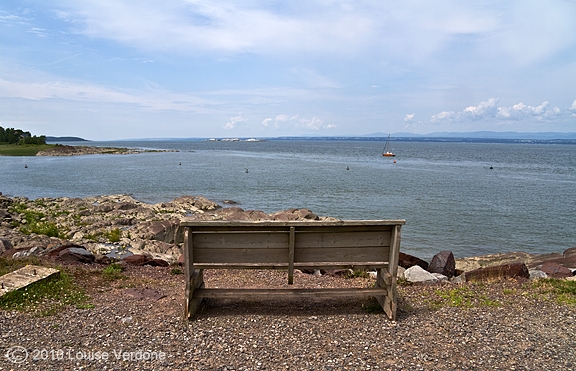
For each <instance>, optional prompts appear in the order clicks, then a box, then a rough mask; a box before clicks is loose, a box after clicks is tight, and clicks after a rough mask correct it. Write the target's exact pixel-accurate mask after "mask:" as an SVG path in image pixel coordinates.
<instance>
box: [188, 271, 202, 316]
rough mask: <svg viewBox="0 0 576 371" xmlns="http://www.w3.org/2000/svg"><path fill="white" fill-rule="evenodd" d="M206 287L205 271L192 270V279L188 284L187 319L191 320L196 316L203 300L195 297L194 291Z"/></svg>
mask: <svg viewBox="0 0 576 371" xmlns="http://www.w3.org/2000/svg"><path fill="white" fill-rule="evenodd" d="M203 287H204V269H192V272H191V274H190V279H189V280H188V282H187V283H186V305H185V308H186V318H187V319H190V318H192V317H193V316H194V314H196V311H197V310H198V307H199V306H200V303H202V298H197V297H194V290H196V289H200V288H203Z"/></svg>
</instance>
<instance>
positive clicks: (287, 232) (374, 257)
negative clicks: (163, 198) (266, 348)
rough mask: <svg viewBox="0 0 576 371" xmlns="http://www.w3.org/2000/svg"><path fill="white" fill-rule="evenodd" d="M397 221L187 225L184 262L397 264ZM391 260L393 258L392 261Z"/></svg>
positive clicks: (196, 222) (228, 222)
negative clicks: (392, 262) (391, 262)
mask: <svg viewBox="0 0 576 371" xmlns="http://www.w3.org/2000/svg"><path fill="white" fill-rule="evenodd" d="M404 223H405V221H403V220H358V221H337V222H320V221H312V222H300V221H298V222H296V221H293V222H285V221H284V222H280V221H266V222H234V221H189V222H183V223H181V226H182V227H185V233H186V236H185V248H186V249H187V251H186V252H185V254H186V255H187V260H188V261H187V262H188V263H191V264H193V265H197V264H216V265H217V264H234V265H242V264H263V265H266V264H272V265H284V264H288V263H292V264H295V265H298V264H299V263H327V264H329V263H350V262H354V263H371V262H378V263H379V264H382V263H384V262H385V263H388V262H390V258H391V256H393V255H395V258H396V259H395V260H397V256H398V250H399V246H400V226H401V225H403V224H404ZM393 260H394V259H393Z"/></svg>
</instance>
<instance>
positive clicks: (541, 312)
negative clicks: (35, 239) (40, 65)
mask: <svg viewBox="0 0 576 371" xmlns="http://www.w3.org/2000/svg"><path fill="white" fill-rule="evenodd" d="M68 269H70V270H72V271H73V272H75V273H74V275H75V277H76V281H77V282H78V283H79V284H81V285H82V286H84V287H85V289H86V291H87V293H88V294H89V295H90V297H91V298H92V303H93V304H94V308H92V309H76V308H73V307H68V308H66V309H65V310H63V311H61V312H59V313H58V314H56V315H53V316H48V317H39V316H38V315H35V314H34V313H29V312H28V313H22V312H6V311H4V312H0V328H1V341H0V352H1V358H0V370H39V369H42V370H124V369H129V370H173V369H190V370H278V369H290V370H312V369H314V370H374V369H380V370H399V369H404V370H485V369H498V370H571V369H576V350H575V349H576V311H575V308H574V307H571V306H567V305H557V304H555V301H553V300H549V299H548V298H547V297H546V295H544V294H541V293H539V292H538V290H537V289H534V288H526V287H527V285H529V283H526V282H516V281H503V282H493V283H491V284H484V285H478V284H477V285H473V286H472V285H470V284H469V285H468V286H449V285H445V286H401V287H399V297H400V300H399V312H398V321H397V322H391V321H388V320H387V318H386V316H385V315H384V314H383V313H382V312H379V311H374V310H373V309H374V302H375V301H374V300H367V299H356V298H340V299H323V300H318V299H306V300H301V299H300V300H285V301H282V302H277V301H271V300H261V301H246V300H218V299H212V300H209V301H206V302H205V303H204V304H203V306H202V307H201V310H200V313H199V315H198V316H197V317H196V318H195V319H193V320H192V321H190V322H188V321H185V320H184V319H183V310H184V309H183V303H184V282H183V275H173V274H171V273H170V272H171V268H156V267H129V268H128V269H127V270H126V271H125V272H124V275H125V276H126V278H124V279H118V280H115V281H112V282H109V281H105V280H104V279H103V278H102V276H101V274H100V271H101V269H102V268H101V267H100V268H99V270H95V269H94V268H80V267H68ZM205 280H206V284H207V287H269V286H277V287H285V286H287V285H286V283H285V281H286V280H287V279H286V273H285V272H276V271H208V272H206V277H205ZM371 283H372V281H370V279H369V278H353V279H351V278H343V277H332V276H327V275H324V276H314V275H307V274H303V273H296V274H295V284H296V287H298V286H301V287H343V286H358V287H363V286H367V285H369V284H371ZM144 288H148V289H150V290H155V291H149V292H148V293H152V294H154V293H161V294H162V295H165V297H163V298H161V299H158V297H154V295H148V296H144V297H139V296H138V292H136V293H135V289H136V291H137V290H141V289H144ZM454 288H457V290H454ZM461 300H463V302H460V301H461ZM458 302H460V305H459V306H453V305H452V304H454V305H456V304H455V303H458ZM451 303H452V304H451Z"/></svg>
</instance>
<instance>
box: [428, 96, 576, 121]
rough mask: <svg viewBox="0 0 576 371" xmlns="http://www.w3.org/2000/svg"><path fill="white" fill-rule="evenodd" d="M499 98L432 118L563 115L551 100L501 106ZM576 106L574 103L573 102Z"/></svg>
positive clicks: (503, 118)
mask: <svg viewBox="0 0 576 371" xmlns="http://www.w3.org/2000/svg"><path fill="white" fill-rule="evenodd" d="M499 101H500V100H499V99H498V98H490V99H488V100H487V101H485V102H481V103H480V104H478V105H477V106H469V107H466V108H465V109H464V110H462V111H460V112H454V111H444V112H440V113H438V114H436V115H434V116H432V118H431V119H430V121H431V122H432V123H441V122H465V121H480V120H500V121H520V120H523V119H536V120H553V119H555V118H558V117H561V116H563V112H562V110H561V109H560V108H558V107H550V103H549V102H543V103H542V104H540V105H539V106H530V105H526V104H524V103H522V102H520V103H518V104H515V105H513V106H511V107H499V106H498V103H499ZM573 106H574V104H573Z"/></svg>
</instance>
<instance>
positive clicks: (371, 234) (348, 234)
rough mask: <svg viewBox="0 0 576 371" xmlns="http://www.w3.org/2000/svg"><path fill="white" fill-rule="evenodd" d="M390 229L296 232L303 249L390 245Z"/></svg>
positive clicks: (299, 245) (297, 240) (297, 241)
mask: <svg viewBox="0 0 576 371" xmlns="http://www.w3.org/2000/svg"><path fill="white" fill-rule="evenodd" d="M390 235H391V232H390V231H389V230H376V231H364V232H362V231H360V230H356V231H348V230H347V229H342V230H339V231H334V232H329V231H314V232H309V231H301V230H297V233H296V246H298V247H299V248H301V249H304V248H307V247H311V248H317V247H334V248H341V247H374V246H377V247H388V246H390Z"/></svg>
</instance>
